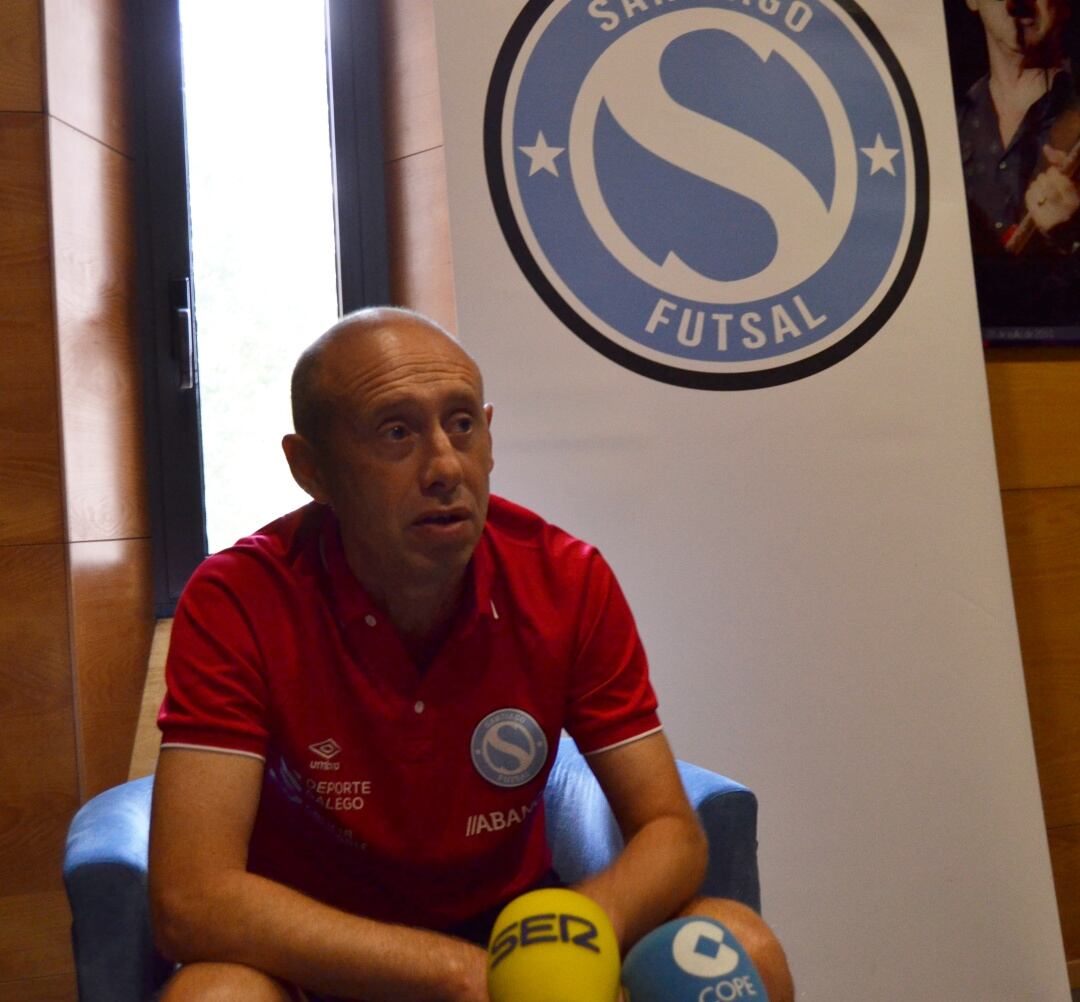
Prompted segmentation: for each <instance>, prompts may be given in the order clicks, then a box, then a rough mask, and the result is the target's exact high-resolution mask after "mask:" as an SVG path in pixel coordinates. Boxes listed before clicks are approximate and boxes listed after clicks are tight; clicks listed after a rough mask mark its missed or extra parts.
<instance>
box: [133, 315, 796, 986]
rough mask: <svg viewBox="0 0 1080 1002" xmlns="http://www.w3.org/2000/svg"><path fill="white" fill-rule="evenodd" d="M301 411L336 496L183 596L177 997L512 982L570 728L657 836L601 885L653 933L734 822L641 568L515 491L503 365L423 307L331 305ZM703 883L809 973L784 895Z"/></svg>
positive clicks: (295, 446) (306, 446) (168, 901)
mask: <svg viewBox="0 0 1080 1002" xmlns="http://www.w3.org/2000/svg"><path fill="white" fill-rule="evenodd" d="M293 413H294V423H295V427H296V432H295V433H294V434H291V435H286V436H285V438H284V440H283V443H282V445H283V448H284V451H285V455H286V458H287V460H288V462H289V466H290V468H291V470H292V473H293V476H294V477H295V478H296V481H297V482H298V483H299V484H300V486H301V487H303V488H304V490H305V491H307V492H308V493H309V494H310V495H311V497H312V498H313V499H314V500H313V503H312V504H310V505H308V506H307V507H306V508H303V509H301V510H300V511H298V512H294V513H293V514H291V515H288V516H286V517H285V518H283V519H280V520H278V521H277V522H274V523H272V524H271V525H270V526H267V527H266V528H265V529H263V530H261V532H260V533H258V534H256V535H255V536H253V537H250V538H249V539H247V540H241V541H240V543H238V544H237V545H236V546H235V547H232V548H230V549H229V550H226V551H224V552H223V553H221V554H217V555H215V556H213V557H211V558H209V559H208V560H207V561H205V562H204V564H203V565H202V566H201V568H200V569H199V570H198V571H197V572H196V574H195V576H194V577H193V579H192V581H191V583H190V584H189V586H188V588H187V589H186V591H185V593H184V596H183V597H182V599H181V602H180V605H179V607H178V609H177V615H176V620H175V623H174V628H173V639H172V646H171V649H170V653H169V662H168V668H167V676H168V685H169V691H168V695H167V697H166V701H165V703H164V705H163V707H162V713H161V718H160V724H161V727H162V731H163V742H162V753H161V758H160V762H159V766H158V771H157V780H156V785H155V799H154V812H153V823H152V829H151V847H150V883H151V901H152V905H153V910H154V919H155V928H156V932H157V935H158V938H159V941H160V943H161V944H162V946H163V948H164V950H165V952H166V953H168V954H169V955H170V956H171V957H173V958H174V959H176V960H177V961H180V962H182V963H183V964H184V965H185V966H184V967H183V968H182V969H181V970H180V972H179V974H178V975H177V976H176V977H175V978H174V979H173V981H172V982H171V983H170V985H169V986H168V988H167V990H166V994H165V998H166V999H167V1000H168V1002H176V1000H181V999H194V998H211V997H212V998H214V999H217V998H234V997H235V998H243V999H248V1000H251V999H258V1000H261V999H268V1000H269V999H273V1000H283V999H296V998H304V997H314V995H313V994H311V995H309V996H305V995H303V994H302V992H301V989H303V990H304V991H307V992H309V993H316V992H317V993H320V994H321V995H325V996H334V997H341V998H360V999H365V1000H368V1002H378V1000H382V999H417V1000H420V999H432V1000H434V999H447V1000H455V1002H484V1000H486V998H487V992H486V983H485V981H486V970H485V961H486V955H485V952H484V950H483V948H482V946H481V945H479V944H482V943H483V942H484V940H485V938H486V936H487V934H488V932H489V930H490V925H491V922H492V921H493V919H494V917H495V914H496V912H497V910H498V908H499V907H500V906H501V904H503V903H504V902H505V901H507V900H509V899H511V898H513V897H515V896H516V895H517V894H519V893H522V892H524V891H526V890H528V889H531V888H534V887H537V886H545V885H549V884H550V883H551V881H552V877H551V875H550V874H549V872H548V865H549V864H548V860H547V853H546V848H545V845H544V832H543V826H542V823H540V820H539V819H540V818H541V817H542V810H539V809H538V805H539V804H540V802H541V796H542V791H543V785H544V781H545V779H546V775H547V770H548V769H549V768H550V765H551V761H550V759H551V758H552V757H553V756H551V755H548V751H549V750H552V749H553V748H554V745H555V743H556V741H557V738H558V734H559V730H560V728H561V727H563V726H565V727H566V728H567V730H568V731H569V732H570V733H571V734H572V735H573V736H574V738H575V740H576V741H577V742H578V745H579V747H580V748H581V749H582V750H583V752H585V753H586V754H588V755H589V756H590V757H589V762H590V765H591V766H592V769H593V771H594V772H595V774H596V776H597V777H598V779H599V781H600V783H601V785H602V787H603V789H604V791H605V793H606V794H607V797H608V799H609V801H610V803H611V805H612V808H613V810H614V812H615V815H616V818H617V820H618V822H619V824H620V827H621V829H622V831H623V833H624V834H625V836H626V842H627V845H626V849H625V850H624V852H623V853H622V854H621V856H620V857H619V858H618V860H617V861H616V862H615V863H614V864H613V865H612V866H611V867H610V869H608V870H607V871H605V872H603V873H600V874H598V875H596V876H595V877H593V878H591V879H589V880H587V881H585V882H584V883H583V884H582V885H581V886H580V888H579V890H581V891H582V892H584V893H585V894H588V895H590V896H591V897H592V898H594V899H595V900H596V901H597V902H599V903H600V904H601V905H602V906H603V907H604V909H605V910H606V911H607V913H608V914H609V916H610V917H611V919H612V923H613V925H614V927H615V930H616V933H617V935H618V937H619V941H620V943H621V944H622V946H623V947H624V948H625V947H627V946H628V945H630V944H631V943H633V942H634V941H635V940H636V939H638V938H639V937H640V936H641V935H643V934H644V933H645V932H647V931H648V930H649V929H651V928H653V927H654V926H656V925H657V924H659V923H660V922H662V921H663V920H665V919H666V918H668V917H669V916H671V915H673V914H674V913H675V912H677V911H678V910H679V909H680V907H682V906H684V905H685V904H686V903H687V901H688V900H689V899H690V898H691V897H692V895H693V894H694V892H695V890H696V888H697V886H698V884H699V882H700V880H701V877H702V873H703V866H704V853H705V846H704V840H703V837H702V834H701V832H700V829H699V828H698V825H697V821H696V818H695V816H694V814H693V811H692V810H691V808H690V807H689V805H688V804H687V802H686V799H685V796H684V794H683V792H682V788H681V785H680V783H679V780H678V775H677V772H676V770H675V768H674V764H673V761H672V758H671V753H670V751H669V750H668V746H667V744H666V741H665V739H664V737H663V735H662V733H661V732H660V729H659V721H658V719H657V717H656V702H655V699H654V697H653V694H652V690H651V688H650V686H649V682H648V678H647V672H646V666H645V660H644V654H643V652H642V649H641V645H640V642H639V640H638V638H637V634H636V631H635V629H634V625H633V621H632V619H631V617H630V613H629V610H628V609H627V607H626V604H625V601H624V599H623V597H622V594H621V592H620V591H619V589H618V585H617V584H616V582H615V580H614V577H613V576H612V574H611V571H610V570H609V569H608V567H607V565H606V564H605V563H604V561H603V560H602V558H601V557H600V556H599V554H598V553H597V552H596V551H595V550H594V549H592V548H591V547H589V546H587V545H586V544H584V543H581V542H579V541H577V540H574V539H572V538H571V537H569V536H567V535H566V534H565V533H563V532H561V531H560V530H558V529H555V528H554V527H552V526H549V525H547V524H546V523H543V522H542V521H541V520H540V519H539V518H538V517H537V516H535V515H533V514H532V513H530V512H527V511H525V510H524V509H521V508H518V507H516V506H514V505H511V504H510V503H508V502H505V501H502V500H500V499H498V498H494V497H489V491H488V477H489V474H490V472H491V469H492V465H493V463H492V452H491V431H490V428H491V418H492V409H491V405H490V404H485V403H484V394H483V385H482V382H481V377H480V373H479V370H478V369H477V367H476V365H475V363H474V362H473V361H472V359H471V358H470V357H469V356H468V355H467V354H466V353H465V351H464V350H463V349H462V348H461V346H460V345H459V344H458V343H457V342H456V341H455V340H454V339H453V338H451V337H450V335H448V334H447V333H446V332H444V331H443V330H441V329H440V328H438V327H437V326H436V325H434V324H432V323H431V322H430V321H428V320H425V319H424V318H422V317H420V316H418V315H416V314H412V313H409V312H407V311H403V310H394V309H376V310H368V311H363V312H361V313H358V314H354V315H352V316H350V317H347V318H346V319H345V320H343V321H341V322H340V323H339V324H337V325H336V326H335V327H333V328H331V329H330V330H329V331H328V332H327V333H326V334H325V335H323V337H321V338H320V339H319V340H318V341H317V342H315V344H314V345H312V346H311V347H310V348H309V349H308V350H307V351H306V352H305V353H304V354H303V356H302V357H301V359H300V361H299V363H298V364H297V367H296V370H295V372H294V377H293ZM492 812H500V814H501V816H502V817H503V818H504V820H506V819H509V820H506V823H505V824H504V825H503V826H502V827H501V828H498V827H496V826H494V825H484V826H480V825H478V824H471V823H470V818H474V817H476V816H478V815H485V816H490V815H491V813H492ZM699 907H702V908H706V909H711V911H710V913H711V914H713V915H715V916H716V917H719V918H721V919H722V920H723V921H725V922H726V923H727V924H728V925H729V927H730V928H732V929H733V931H735V932H736V934H737V935H739V936H740V937H741V938H742V939H743V941H744V942H745V943H747V944H748V946H749V949H750V951H751V955H752V956H754V958H755V959H756V961H757V962H758V965H759V968H760V969H761V972H762V975H763V977H764V978H766V983H767V984H771V985H772V986H774V987H773V992H774V995H773V998H774V1002H775V1000H780V999H786V998H790V997H791V988H790V976H789V975H788V973H787V968H786V964H785V962H784V958H783V953H782V951H781V950H780V947H779V945H778V944H777V943H776V941H775V939H774V938H773V937H772V936H771V934H770V933H769V931H768V929H767V928H766V927H765V926H764V924H763V923H762V922H761V921H760V919H758V918H757V917H756V916H755V915H753V913H752V912H750V911H749V909H744V908H742V907H741V906H739V905H737V904H736V903H734V902H708V903H701V904H699Z"/></svg>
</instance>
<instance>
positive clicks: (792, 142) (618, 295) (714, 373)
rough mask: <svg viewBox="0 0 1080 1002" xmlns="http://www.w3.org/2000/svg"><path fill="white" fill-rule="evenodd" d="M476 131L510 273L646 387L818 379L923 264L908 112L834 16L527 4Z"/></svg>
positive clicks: (888, 73) (858, 19) (671, 1)
mask: <svg viewBox="0 0 1080 1002" xmlns="http://www.w3.org/2000/svg"><path fill="white" fill-rule="evenodd" d="M485 116H486V117H485V160H486V166H487V176H488V185H489V188H490V191H491V196H492V200H493V202H494V206H495V210H496V214H497V215H498V218H499V222H500V225H501V227H502V230H503V233H504V235H505V237H506V240H507V243H508V244H509V246H510V248H511V250H512V252H513V254H514V256H515V257H516V259H517V261H518V264H519V265H520V267H521V269H522V271H523V272H524V273H525V275H526V277H527V278H528V279H529V281H530V282H531V284H532V285H533V287H534V288H535V289H536V291H537V293H538V294H539V295H540V296H541V297H542V298H543V300H544V301H545V302H546V303H547V305H548V307H549V308H550V309H551V310H552V311H553V312H554V313H555V314H556V315H557V316H558V317H559V318H560V319H561V320H562V321H563V323H565V324H566V325H567V326H568V327H569V328H570V329H571V330H572V331H574V332H575V333H576V334H577V335H578V337H580V338H581V339H582V340H584V341H585V342H586V343H588V344H589V345H591V346H592V347H593V348H595V349H596V350H597V351H599V352H601V353H602V354H604V355H606V356H607V357H608V358H610V359H612V360H614V361H616V362H618V363H619V364H621V365H624V366H626V367H627V368H629V369H632V370H634V371H636V372H639V373H641V374H643V375H646V376H649V377H651V378H653V379H657V380H660V381H662V382H666V383H673V384H676V385H680V386H689V387H696V388H701V389H717V390H718V389H723V390H731V389H748V388H753V387H761V386H771V385H776V384H779V383H785V382H789V381H791V380H795V379H801V378H804V377H806V376H809V375H812V374H813V373H816V372H819V371H821V370H822V369H825V368H827V367H828V366H830V365H833V364H835V363H836V362H838V361H840V360H841V359H843V358H846V357H847V356H848V355H850V354H851V353H852V352H853V351H855V350H856V349H857V348H858V347H860V346H861V345H863V344H865V343H866V342H867V341H868V340H869V339H870V338H871V337H873V335H874V334H875V333H876V332H877V331H878V330H880V329H881V327H882V325H883V324H884V323H885V321H886V320H887V319H888V318H889V317H890V316H891V315H892V313H893V312H894V310H895V309H896V307H897V306H898V304H899V303H900V301H901V300H902V299H903V297H904V295H905V293H906V291H907V289H908V287H909V285H910V283H911V280H912V277H913V276H914V273H915V270H916V267H917V265H918V262H919V258H920V256H921V253H922V248H923V243H924V240H925V235H926V228H927V220H928V214H929V208H928V205H929V171H928V165H927V155H926V144H925V141H924V138H923V132H922V126H921V124H920V120H919V115H918V109H917V108H916V105H915V100H914V97H913V95H912V93H911V89H910V87H909V85H908V83H907V81H906V80H905V78H904V75H903V72H902V71H901V69H900V66H899V63H898V62H897V60H896V58H895V56H894V55H893V54H892V52H891V51H890V50H889V48H888V46H887V45H886V43H885V41H884V39H883V38H882V36H881V34H880V32H878V30H877V28H876V27H875V26H874V24H873V23H872V22H871V21H870V19H869V18H868V17H867V16H866V14H865V13H864V12H863V11H862V10H860V9H859V7H858V5H857V4H856V3H855V2H854V0H697V2H690V0H687V2H677V0H667V2H664V0H532V2H530V3H529V4H527V6H526V7H525V8H524V10H523V11H522V12H521V14H520V16H519V17H518V19H517V21H516V22H515V23H514V25H513V27H512V28H511V30H510V33H509V34H508V35H507V38H506V40H505V42H504V44H503V47H502V50H501V52H500V53H499V57H498V59H497V61H496V65H495V70H494V72H493V74H492V78H491V83H490V86H489V89H488V97H487V107H486V112H485Z"/></svg>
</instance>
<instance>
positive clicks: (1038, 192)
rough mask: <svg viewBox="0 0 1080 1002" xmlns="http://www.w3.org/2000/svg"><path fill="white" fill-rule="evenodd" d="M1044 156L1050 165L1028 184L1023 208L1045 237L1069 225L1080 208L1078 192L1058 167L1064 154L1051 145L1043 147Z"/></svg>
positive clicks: (1063, 160) (1062, 160) (1079, 191)
mask: <svg viewBox="0 0 1080 1002" xmlns="http://www.w3.org/2000/svg"><path fill="white" fill-rule="evenodd" d="M1043 155H1044V156H1045V157H1046V160H1047V163H1048V164H1049V165H1050V166H1049V167H1047V168H1046V170H1044V171H1043V172H1042V173H1041V174H1039V175H1038V176H1037V177H1036V178H1035V179H1034V180H1033V181H1032V182H1031V184H1029V185H1028V189H1027V192H1026V193H1025V194H1024V205H1025V207H1026V208H1027V211H1028V213H1029V214H1030V215H1031V220H1032V222H1033V223H1034V224H1035V226H1036V227H1037V228H1038V230H1039V232H1040V233H1042V234H1043V235H1044V236H1045V235H1047V234H1049V233H1051V232H1052V231H1053V230H1056V229H1057V228H1058V227H1059V226H1062V225H1064V224H1065V223H1067V222H1069V220H1071V219H1072V218H1073V217H1074V216H1075V215H1076V212H1077V210H1078V209H1080V190H1078V189H1077V186H1076V183H1075V182H1074V181H1073V180H1072V178H1070V177H1068V176H1067V175H1065V174H1064V173H1063V172H1062V170H1061V167H1062V165H1063V164H1064V163H1065V158H1066V154H1065V153H1064V152H1062V151H1061V150H1058V149H1055V148H1054V147H1053V146H1044V147H1043Z"/></svg>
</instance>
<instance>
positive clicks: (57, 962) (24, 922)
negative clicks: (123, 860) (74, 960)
mask: <svg viewBox="0 0 1080 1002" xmlns="http://www.w3.org/2000/svg"><path fill="white" fill-rule="evenodd" d="M55 883H56V887H55V888H54V889H53V890H50V891H44V892H41V893H38V894H14V895H9V896H6V897H3V898H0V929H2V930H3V935H0V1000H3V999H5V998H10V999H13V1000H14V999H18V1000H19V1002H24V1000H26V999H30V998H34V997H35V994H34V993H33V992H32V990H30V986H29V985H28V986H27V989H28V990H27V991H26V992H25V993H23V992H22V991H20V990H19V989H21V987H22V985H23V984H25V982H22V981H21V979H31V978H32V979H35V980H37V979H43V978H48V979H49V981H50V982H51V984H46V985H39V986H38V991H37V993H36V997H38V998H56V999H61V998H64V997H65V996H64V995H63V994H59V992H62V991H63V990H64V989H66V988H67V987H69V986H70V979H71V975H70V974H67V977H63V975H64V974H65V973H66V972H70V970H71V945H70V944H71V912H70V910H69V909H68V904H67V898H66V896H65V895H64V892H63V890H62V889H61V887H60V886H59V885H60V874H59V871H58V872H57V874H56V879H55ZM13 981H19V982H20V984H19V985H11V984H10V982H13ZM47 990H48V991H57V990H59V992H58V993H57V994H56V995H51V994H47V993H46V991H47Z"/></svg>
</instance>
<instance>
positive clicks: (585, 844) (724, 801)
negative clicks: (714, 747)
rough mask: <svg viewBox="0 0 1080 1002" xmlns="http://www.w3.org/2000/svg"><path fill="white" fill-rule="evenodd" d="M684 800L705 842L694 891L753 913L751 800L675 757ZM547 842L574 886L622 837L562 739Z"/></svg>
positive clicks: (756, 897)
mask: <svg viewBox="0 0 1080 1002" xmlns="http://www.w3.org/2000/svg"><path fill="white" fill-rule="evenodd" d="M677 764H678V768H679V776H680V777H681V779H682V781H683V786H684V787H685V789H686V793H687V797H688V798H689V800H690V803H691V804H692V805H693V806H694V809H695V810H696V811H697V813H698V817H700V818H701V824H702V827H703V828H704V829H705V834H706V836H707V837H708V840H709V862H708V867H707V869H706V872H705V880H704V881H703V883H702V885H701V893H702V894H706V895H709V896H711V897H717V898H733V899H734V900H736V901H741V902H742V903H743V904H745V905H749V906H750V907H751V908H753V909H754V910H755V911H758V912H760V910H761V892H760V885H759V880H758V867H757V798H756V797H755V796H754V794H753V792H752V791H750V790H749V789H747V788H746V787H745V786H743V785H742V784H740V783H736V782H735V781H734V780H731V779H728V778H727V777H725V776H721V775H719V774H718V773H715V772H711V771H710V770H708V769H703V768H702V767H701V766H696V765H691V764H690V763H689V762H682V761H679V762H678V763H677ZM544 810H545V812H546V819H547V831H548V843H549V845H550V847H551V857H552V864H553V866H554V867H555V872H556V873H558V875H559V877H560V879H562V880H564V881H566V882H567V883H576V882H577V881H579V880H581V879H582V878H583V877H586V876H589V875H590V874H593V873H596V872H597V871H599V870H602V869H603V868H604V867H605V866H607V865H608V864H609V863H610V862H611V861H612V860H613V859H614V858H615V855H616V854H617V853H618V852H619V851H620V850H621V849H622V845H623V840H622V835H621V834H620V832H619V829H618V826H617V825H616V823H615V818H614V816H613V815H612V813H611V808H610V807H608V804H607V800H606V798H605V797H604V794H603V791H602V790H601V789H600V784H599V783H597V781H596V778H595V777H594V776H593V774H592V770H591V769H590V768H589V766H588V763H587V762H586V761H585V759H584V757H583V756H582V755H581V753H580V752H579V751H578V750H577V747H576V746H575V745H574V742H573V741H572V740H571V739H570V738H568V737H566V736H564V737H563V738H562V739H561V740H560V742H559V754H558V758H557V759H556V762H555V767H554V768H553V769H552V770H551V776H550V777H549V779H548V785H547V790H546V791H545V793H544Z"/></svg>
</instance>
